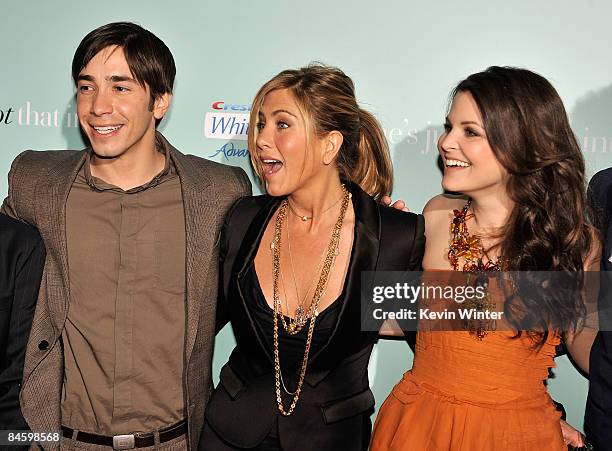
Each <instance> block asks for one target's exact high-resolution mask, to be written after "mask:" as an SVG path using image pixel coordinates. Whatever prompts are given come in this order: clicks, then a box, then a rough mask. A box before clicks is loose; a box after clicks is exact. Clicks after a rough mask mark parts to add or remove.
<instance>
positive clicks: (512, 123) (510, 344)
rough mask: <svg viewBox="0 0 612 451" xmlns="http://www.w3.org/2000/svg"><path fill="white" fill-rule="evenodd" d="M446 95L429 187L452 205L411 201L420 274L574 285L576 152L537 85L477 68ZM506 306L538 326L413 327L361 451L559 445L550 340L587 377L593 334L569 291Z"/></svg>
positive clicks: (555, 104)
mask: <svg viewBox="0 0 612 451" xmlns="http://www.w3.org/2000/svg"><path fill="white" fill-rule="evenodd" d="M452 99H453V102H452V105H451V108H450V111H449V113H448V116H447V118H446V122H445V126H444V128H445V133H444V134H443V135H442V136H441V137H440V140H439V142H438V149H439V152H440V155H441V158H442V161H443V163H444V177H443V180H442V186H443V187H444V189H445V190H446V191H451V192H456V193H461V194H462V195H463V196H461V197H457V196H454V197H451V196H448V195H440V196H437V197H434V198H433V199H431V200H430V201H429V202H428V204H427V205H426V206H425V209H424V212H423V214H424V216H425V224H426V225H425V235H426V238H427V242H426V249H425V257H424V260H423V268H424V269H425V270H426V271H427V270H430V271H439V270H443V271H451V270H454V271H467V272H469V273H472V274H476V277H482V274H483V273H487V272H489V271H495V270H503V271H567V272H568V273H571V274H576V275H577V276H578V277H580V278H582V277H583V276H584V270H585V269H587V270H597V268H598V267H599V262H598V261H597V259H596V257H594V256H598V255H599V251H598V249H599V245H598V243H597V240H596V239H595V238H594V234H593V232H592V230H593V229H592V227H591V226H590V224H589V223H588V221H587V219H586V218H587V215H586V214H585V210H586V203H585V178H584V161H583V157H582V154H581V151H580V148H579V146H578V143H577V141H576V139H575V137H574V135H573V133H572V131H571V128H570V125H569V122H568V119H567V114H566V112H565V109H564V107H563V104H562V102H561V99H560V98H559V96H558V94H557V92H556V91H555V89H554V88H553V87H552V86H551V85H550V83H549V82H548V81H546V80H545V79H544V78H543V77H541V76H539V75H537V74H534V73H533V72H530V71H527V70H523V69H515V68H506V67H491V68H489V69H487V70H486V71H484V72H480V73H477V74H473V75H471V76H469V77H468V78H467V79H465V80H463V81H462V82H461V83H459V85H458V86H457V87H456V88H455V90H454V91H453V94H452ZM591 256H593V257H591ZM489 274H490V273H489ZM497 292H500V291H499V290H498V291H497ZM489 293H490V294H492V295H494V294H495V289H494V287H489ZM520 302H521V306H522V307H523V310H522V311H523V312H530V313H532V314H533V316H534V317H536V318H546V320H542V322H541V323H540V324H543V325H544V327H536V328H534V329H533V330H531V331H525V330H523V331H521V332H518V331H520V330H521V328H520V327H515V326H516V325H517V324H519V322H520V320H521V319H524V317H521V318H519V317H518V316H519V315H518V314H515V315H514V316H513V315H512V312H510V311H505V313H506V314H507V315H506V319H505V325H506V326H512V327H501V326H503V323H504V322H503V321H502V322H498V323H494V322H493V321H484V322H482V323H480V324H478V325H476V326H473V325H472V326H473V327H467V328H466V330H453V331H423V330H421V329H420V330H419V333H418V335H417V345H416V351H415V357H414V364H413V368H412V370H410V371H408V372H407V373H406V374H405V375H404V377H403V379H402V380H401V381H400V382H399V383H398V384H397V385H396V386H395V387H394V389H393V391H392V392H391V394H390V395H389V397H388V398H387V400H386V401H385V402H384V404H383V405H382V407H381V409H380V411H379V413H378V417H377V419H376V424H375V426H374V433H373V437H372V441H371V449H372V450H373V451H382V450H385V451H386V450H411V451H412V450H414V451H420V450H427V451H435V450H470V451H477V450H483V451H484V450H559V451H560V450H565V449H567V448H566V444H565V443H564V438H563V434H562V432H561V427H560V421H559V419H560V413H559V412H558V411H557V410H556V409H555V406H554V404H553V402H552V400H551V398H550V396H549V395H548V392H547V390H546V386H545V380H546V379H547V377H548V370H549V368H551V367H554V366H555V365H554V361H553V358H554V356H555V347H556V345H558V344H559V343H560V341H561V340H564V341H565V344H566V346H567V348H568V350H569V351H570V353H571V354H572V356H573V358H574V360H575V361H576V362H577V363H578V365H580V366H581V367H582V369H583V370H584V371H586V372H588V357H589V351H590V347H591V345H592V342H593V339H594V337H595V333H596V328H593V327H591V326H590V323H587V324H586V325H585V322H584V321H583V319H584V317H585V305H584V302H583V300H582V298H581V297H580V296H577V297H572V298H570V297H567V296H566V297H563V296H557V297H555V296H548V297H546V295H544V294H542V295H540V294H538V295H537V296H534V297H533V298H530V297H529V296H527V297H525V298H523V297H522V298H521V299H520ZM485 309H486V308H485ZM551 324H554V325H555V327H554V328H550V327H547V325H551ZM575 327H576V328H575ZM567 331H572V332H567Z"/></svg>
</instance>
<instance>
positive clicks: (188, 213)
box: [158, 134, 217, 361]
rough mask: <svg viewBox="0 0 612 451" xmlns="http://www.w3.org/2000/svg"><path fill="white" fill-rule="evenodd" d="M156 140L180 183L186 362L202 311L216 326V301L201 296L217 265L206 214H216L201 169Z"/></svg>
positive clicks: (210, 216)
mask: <svg viewBox="0 0 612 451" xmlns="http://www.w3.org/2000/svg"><path fill="white" fill-rule="evenodd" d="M158 139H162V140H163V141H164V142H165V145H166V146H167V147H166V148H167V149H168V152H169V155H170V157H171V158H172V160H173V162H174V165H175V167H176V172H177V174H178V176H179V179H180V180H181V190H182V194H183V208H184V214H185V245H186V250H185V259H186V262H185V272H186V286H185V289H186V297H187V322H186V324H187V330H186V340H185V344H186V348H185V352H186V358H187V361H189V359H190V357H191V352H192V351H193V346H194V343H195V339H196V335H197V332H198V325H199V322H200V321H199V319H200V311H201V309H204V310H205V313H204V318H209V319H210V327H211V328H213V329H214V327H215V313H214V312H215V308H216V302H217V299H216V298H214V299H210V298H209V297H204V296H203V291H204V289H205V286H206V281H207V279H208V276H209V274H208V273H209V271H210V268H211V267H215V265H216V260H215V259H216V255H217V254H216V253H215V252H214V247H215V239H216V237H215V236H214V234H213V233H210V231H211V230H215V225H216V224H215V223H213V222H214V221H215V218H216V217H215V215H213V214H209V212H215V211H217V206H216V204H215V201H214V196H211V195H210V194H211V193H210V192H209V191H210V190H209V187H210V185H211V181H210V179H209V178H208V177H206V175H205V174H203V173H202V171H201V170H197V168H195V167H194V166H193V164H192V163H191V162H190V161H189V159H188V158H185V156H184V155H183V154H181V153H180V152H179V151H178V150H176V149H175V148H174V147H172V146H171V145H170V144H169V143H168V142H167V141H166V140H165V139H164V138H163V137H161V135H159V134H158Z"/></svg>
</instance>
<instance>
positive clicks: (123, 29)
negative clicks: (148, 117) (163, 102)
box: [72, 22, 176, 108]
mask: <svg viewBox="0 0 612 451" xmlns="http://www.w3.org/2000/svg"><path fill="white" fill-rule="evenodd" d="M113 45H116V46H118V47H121V48H122V49H123V53H124V54H125V59H126V61H127V64H128V67H129V68H130V71H132V75H133V76H134V78H135V79H136V81H138V83H140V84H141V85H142V86H145V84H146V85H147V86H149V90H150V92H151V104H150V107H151V108H152V107H153V103H154V101H155V99H157V98H158V97H159V96H161V95H162V94H165V93H167V92H168V93H172V87H173V85H174V76H175V74H176V67H175V65H174V58H173V57H172V53H170V49H168V47H167V46H166V44H164V43H163V41H162V40H161V39H159V38H158V37H157V36H155V35H154V34H153V33H151V32H150V31H148V30H145V29H144V28H142V27H141V26H140V25H136V24H134V23H131V22H114V23H109V24H107V25H103V26H101V27H100V28H96V29H95V30H93V31H92V32H90V33H89V34H88V35H87V36H85V37H84V38H83V40H82V41H81V43H80V44H79V47H78V48H77V49H76V52H75V53H74V58H73V59H72V78H73V80H74V83H75V84H76V83H77V81H78V77H79V74H80V73H81V71H82V70H83V68H84V67H85V66H87V64H88V63H89V61H90V60H91V59H92V58H93V57H94V56H96V55H97V54H98V52H100V51H101V50H103V49H105V48H106V47H109V46H113Z"/></svg>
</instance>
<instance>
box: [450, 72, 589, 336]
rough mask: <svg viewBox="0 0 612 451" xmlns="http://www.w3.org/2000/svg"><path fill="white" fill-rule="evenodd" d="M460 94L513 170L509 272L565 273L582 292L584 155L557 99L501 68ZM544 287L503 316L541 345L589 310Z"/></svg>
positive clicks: (538, 80)
mask: <svg viewBox="0 0 612 451" xmlns="http://www.w3.org/2000/svg"><path fill="white" fill-rule="evenodd" d="M462 92H468V93H470V94H471V95H472V97H473V98H474V100H475V102H476V104H477V105H478V109H479V110H480V114H481V117H482V120H483V125H484V128H485V131H486V134H487V138H488V141H489V144H490V146H491V149H492V150H493V153H494V154H495V156H496V158H497V159H498V160H499V162H500V163H501V164H502V166H503V167H504V168H505V169H506V170H507V172H508V178H507V185H506V187H507V192H508V195H509V196H510V198H511V199H512V200H513V201H514V209H513V211H512V213H511V214H510V218H509V220H508V222H507V224H506V225H505V227H504V228H503V229H502V230H501V241H500V244H499V250H500V253H501V255H502V256H503V260H504V262H505V267H504V269H505V270H508V271H520V272H524V271H528V272H530V273H531V274H534V272H535V271H563V272H565V273H566V274H568V276H569V278H570V279H571V280H574V281H575V282H577V283H578V284H579V285H580V286H582V283H583V276H584V274H583V271H584V262H585V260H586V258H587V256H588V255H589V253H590V250H591V248H592V246H593V239H594V238H593V237H594V236H595V235H594V228H593V227H592V225H591V220H590V217H591V214H590V211H589V208H588V204H587V201H586V181H585V164H584V159H583V155H582V152H581V150H580V147H579V145H578V142H577V140H576V137H575V136H574V133H573V132H572V129H571V127H570V124H569V120H568V117H567V113H566V111H565V107H564V106H563V102H562V101H561V98H560V97H559V94H558V93H557V91H556V90H555V88H553V86H552V85H551V84H550V83H549V82H548V81H547V80H546V79H545V78H544V77H542V76H541V75H538V74H536V73H534V72H531V71H529V70H525V69H519V68H514V67H498V66H492V67H489V68H488V69H487V70H485V71H483V72H479V73H476V74H472V75H470V76H469V77H467V78H466V79H465V80H463V81H461V82H460V83H459V84H458V85H457V87H456V88H455V89H454V90H453V92H452V94H451V96H452V98H454V97H455V96H456V95H457V94H458V93H462ZM521 274H523V275H522V276H520V277H521V278H523V280H525V278H528V277H530V276H525V274H526V273H521ZM536 278H537V277H536ZM568 280H569V279H568ZM537 283H538V282H534V284H537ZM539 284H540V286H539V287H538V288H539V289H536V290H535V291H536V292H535V293H534V291H533V290H528V291H530V293H525V292H523V293H521V294H520V296H519V298H520V302H519V301H518V299H514V300H512V299H511V300H510V302H506V313H507V315H506V316H507V317H508V318H509V320H510V321H511V322H512V323H513V326H515V327H516V329H517V330H518V331H519V332H518V333H519V335H520V333H521V330H522V329H523V330H526V333H528V334H529V335H530V336H531V337H532V338H533V339H534V340H535V342H536V344H537V345H538V346H541V345H542V344H543V343H544V342H545V341H546V340H547V338H548V330H549V328H550V326H551V325H554V326H553V329H555V330H557V331H569V330H573V331H575V330H576V328H577V327H579V325H580V320H581V318H584V315H585V305H584V301H583V298H582V297H581V296H580V295H578V296H568V295H567V291H565V292H564V294H560V295H559V294H556V293H555V292H554V288H555V287H549V289H545V288H546V287H542V286H541V285H542V284H541V281H540V282H539ZM533 286H534V287H535V286H536V285H533ZM577 286H578V285H577ZM536 293H537V294H536ZM512 301H514V302H512ZM517 312H520V314H518V313H517ZM525 325H528V326H529V327H528V328H525V327H524V326H525Z"/></svg>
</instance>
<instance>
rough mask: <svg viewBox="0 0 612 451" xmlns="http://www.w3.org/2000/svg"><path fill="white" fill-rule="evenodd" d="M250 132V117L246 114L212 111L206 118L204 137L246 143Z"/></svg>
mask: <svg viewBox="0 0 612 451" xmlns="http://www.w3.org/2000/svg"><path fill="white" fill-rule="evenodd" d="M248 132H249V115H248V114H245V113H217V112H215V111H211V112H208V113H206V117H205V118H204V136H206V137H207V138H212V139H225V140H230V139H239V140H243V141H246V140H247V136H248Z"/></svg>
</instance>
